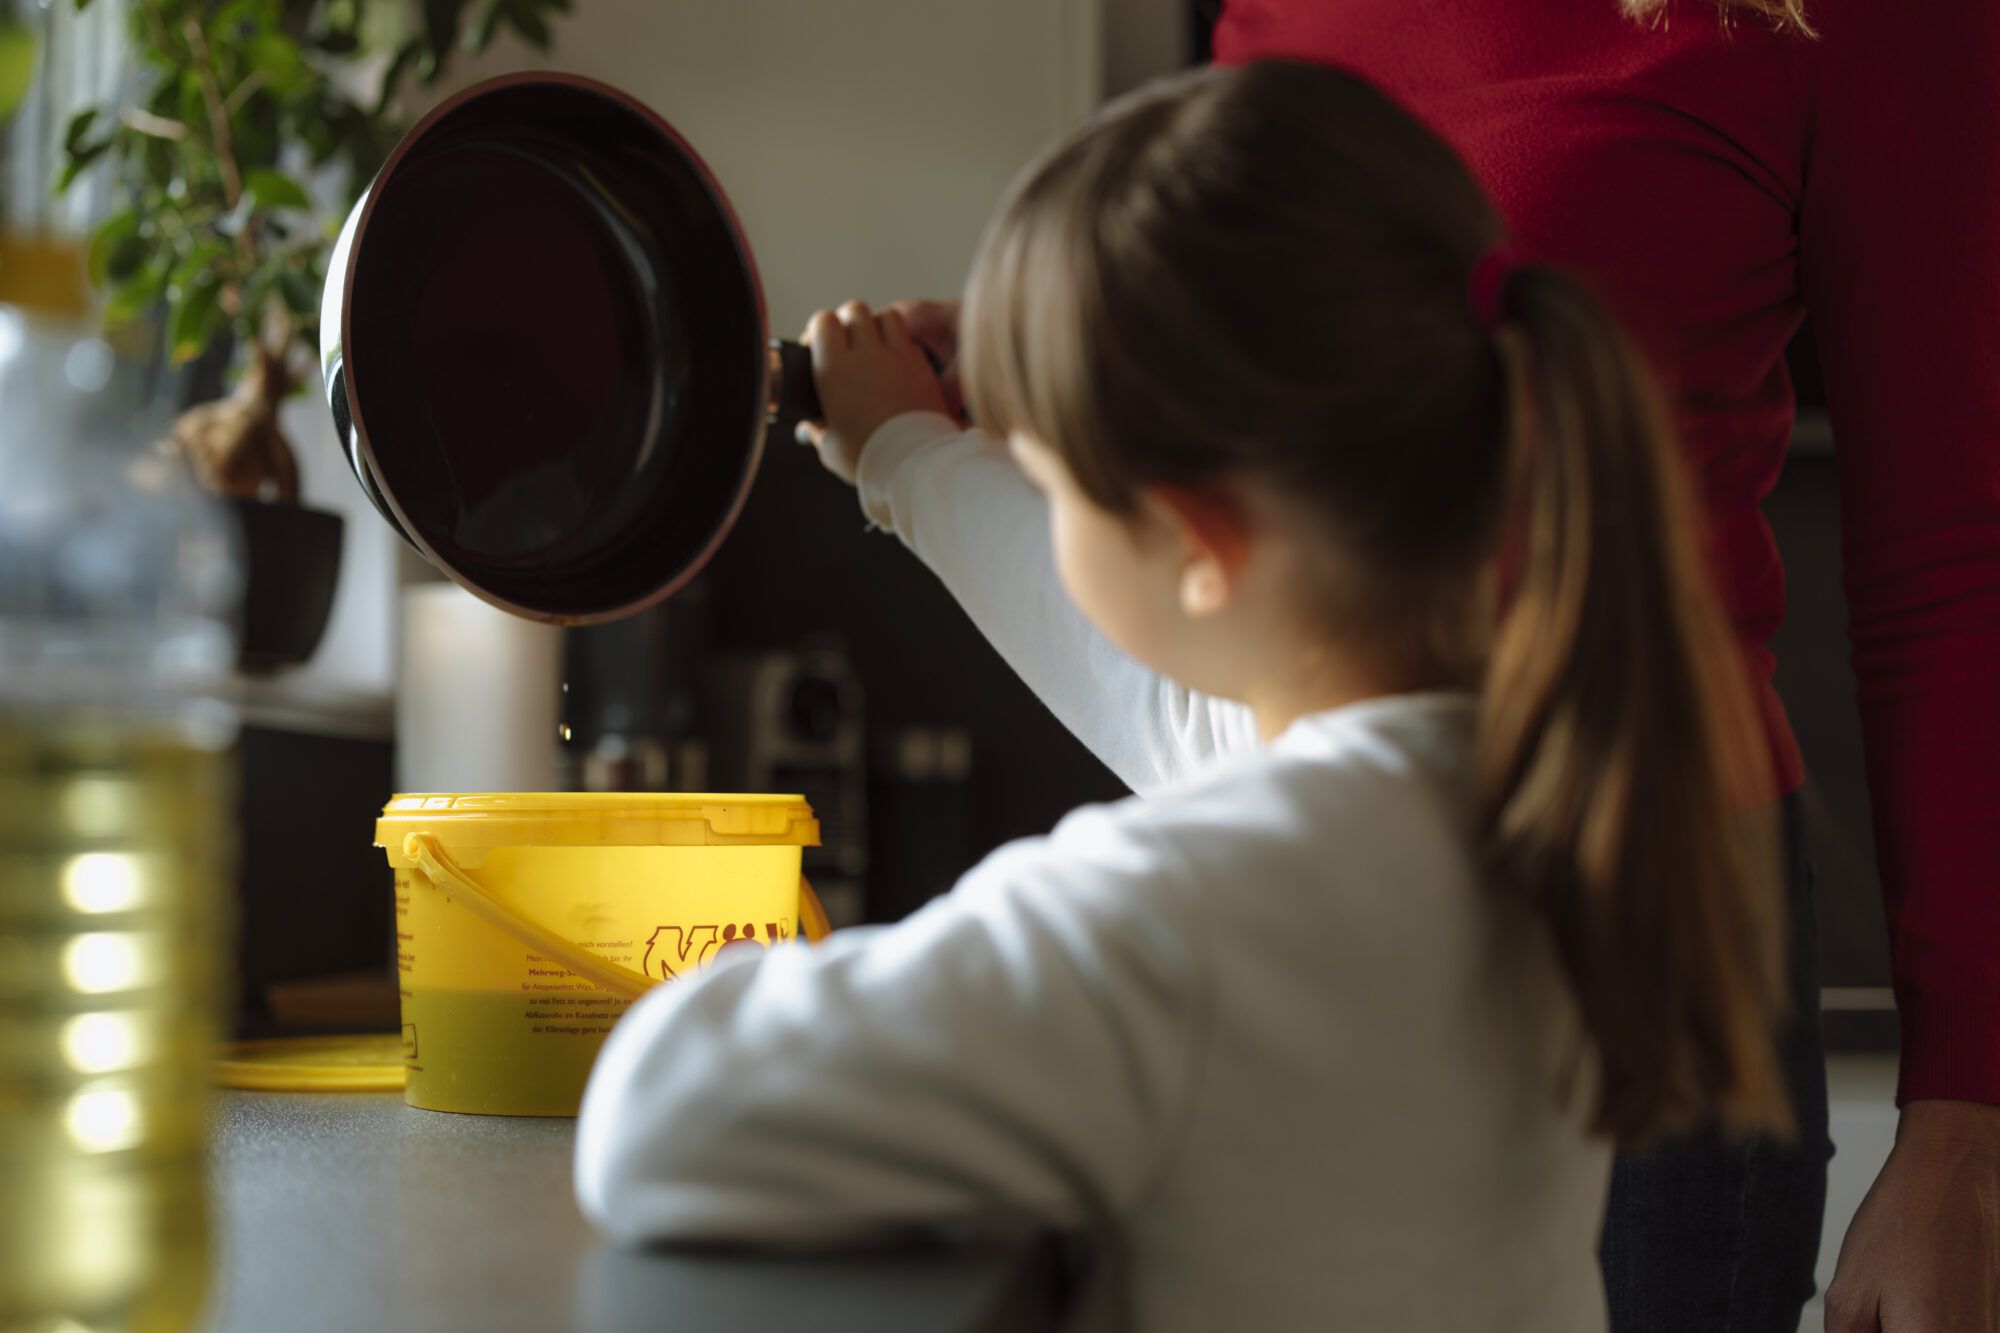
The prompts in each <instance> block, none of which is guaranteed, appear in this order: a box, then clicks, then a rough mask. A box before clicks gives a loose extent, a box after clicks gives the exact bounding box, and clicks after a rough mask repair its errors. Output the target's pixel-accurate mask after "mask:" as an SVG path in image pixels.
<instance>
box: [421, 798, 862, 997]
mask: <svg viewBox="0 0 2000 1333" xmlns="http://www.w3.org/2000/svg"><path fill="white" fill-rule="evenodd" d="M403 855H404V856H406V857H408V858H409V859H410V860H411V861H412V862H414V863H415V864H416V867H417V869H419V870H421V871H423V872H424V877H425V878H426V879H428V880H430V882H431V886H432V887H433V888H436V889H439V890H444V889H450V890H451V891H453V892H454V893H456V894H458V896H459V897H460V899H461V900H462V901H463V902H464V904H465V905H466V906H467V907H469V908H471V909H472V911H473V912H474V914H476V915H477V916H478V917H479V918H480V919H481V920H483V921H485V922H486V923H487V924H488V925H490V926H494V927H496V928H498V929H500V930H502V931H505V932H506V933H507V934H509V935H512V936H513V937H514V938H515V939H517V940H519V941H520V942H521V943H523V944H525V945H527V946H528V947H529V948H530V949H533V950H534V951H535V952H536V953H538V954H540V955H542V956H543V957H545V958H551V959H553V960H555V961H556V962H558V963H561V964H562V965H563V966H564V967H566V968H568V969H569V970H570V971H572V972H574V973H576V974H577V975H578V976H580V977H582V978H583V979H584V980H586V981H589V982H591V983H593V984H594V985H596V986H598V987H600V988H601V989H604V990H607V991H610V992H611V993H612V994H613V995H617V996H621V997H623V998H625V999H627V1000H636V999H638V998H639V997H640V996H641V995H644V994H645V993H646V992H647V991H649V990H651V989H652V988H653V987H655V986H657V985H659V984H660V981H661V978H659V977H649V976H647V975H646V974H645V973H644V972H635V971H633V970H632V969H631V968H629V967H625V966H623V965H621V964H618V963H614V962H612V961H611V960H610V959H608V958H603V957H600V956H598V955H597V954H594V953H592V952H591V951H590V950H588V949H584V948H580V947H578V946H577V945H575V944H573V943H571V942H570V941H569V940H566V939H564V938H563V937H562V936H560V935H558V934H556V933H555V932H554V931H552V930H550V929H549V928H548V927H546V926H543V925H540V924H539V923H537V922H534V921H530V920H529V919H528V918H527V917H524V916H522V915H521V914H520V913H518V912H516V911H514V909H512V908H511V907H508V906H507V905H506V904H505V903H503V902H501V901H500V900H499V899H498V898H495V897H494V896H493V895H492V894H490V893H488V892H487V891H486V890H485V889H484V888H483V887H481V886H480V884H479V881H477V880H475V879H473V878H472V876H470V875H468V874H466V873H465V871H464V870H462V869H460V868H459V866H458V863H457V862H455V861H453V860H452V859H451V856H450V854H449V853H447V852H446V851H445V849H444V848H443V846H442V845H440V844H439V842H438V840H437V838H436V837H434V836H433V835H431V834H429V833H412V834H410V835H408V836H407V837H405V838H404V839H403ZM799 932H800V933H801V934H803V935H804V936H805V937H806V939H807V940H823V939H825V938H826V937H827V934H828V933H829V926H828V923H827V919H826V909H825V908H824V907H822V906H820V901H819V895H818V894H816V893H814V892H813V888H812V885H811V884H809V883H807V882H806V879H805V877H804V876H803V875H801V876H800V877H799Z"/></svg>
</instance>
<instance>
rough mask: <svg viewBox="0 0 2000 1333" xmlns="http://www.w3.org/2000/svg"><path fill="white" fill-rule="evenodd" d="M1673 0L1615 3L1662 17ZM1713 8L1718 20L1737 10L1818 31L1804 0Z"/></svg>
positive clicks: (1638, 15) (1742, 1) (1725, 3)
mask: <svg viewBox="0 0 2000 1333" xmlns="http://www.w3.org/2000/svg"><path fill="white" fill-rule="evenodd" d="M1671 3H1673V0H1618V7H1619V8H1620V9H1623V10H1624V11H1625V15H1626V17H1627V18H1635V19H1659V18H1664V17H1665V16H1666V12H1667V6H1668V5H1669V4H1671ZM1715 8H1716V12H1717V13H1718V14H1720V15H1721V16H1722V21H1723V22H1724V23H1728V22H1729V21H1730V20H1732V19H1734V18H1735V17H1736V15H1737V14H1738V13H1749V14H1755V15H1757V16H1758V17H1760V18H1762V19H1764V20H1766V21H1767V22H1769V23H1770V24H1771V25H1772V26H1773V27H1775V28H1778V29H1780V30H1786V29H1789V30H1790V31H1792V32H1796V33H1800V34H1802V35H1804V36H1807V37H1816V36H1818V35H1819V34H1818V33H1816V32H1814V31H1813V26H1812V22H1811V20H1809V19H1808V18H1807V17H1806V5H1805V0H1715Z"/></svg>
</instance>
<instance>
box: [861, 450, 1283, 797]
mask: <svg viewBox="0 0 2000 1333" xmlns="http://www.w3.org/2000/svg"><path fill="white" fill-rule="evenodd" d="M857 486H858V488H859V490H860V493H861V507H862V509H863V511H864V512H865V513H866V514H867V515H868V517H869V518H870V519H871V520H872V521H874V522H875V523H877V524H879V525H881V526H882V527H883V528H886V529H888V530H889V531H890V532H893V533H895V534H896V536H897V537H899V538H900V539H901V540H902V542H903V544H904V545H905V546H907V547H909V548H910V550H911V551H913V552H914V553H915V554H916V555H917V557H918V558H919V559H921V560H922V561H923V562H924V563H925V564H926V565H928V566H930V568H931V570H932V572H933V573H935V574H936V575H937V576H938V577H939V578H940V579H942V580H943V581H944V585H945V587H946V588H948V589H949V590H950V591H951V594H952V596H953V597H955V598H957V599H958V602H959V604H960V605H961V606H963V607H964V608H965V611H966V614H967V615H969V616H971V617H972V622H973V623H974V624H975V625H977V626H978V627H979V631H980V633H982V634H984V635H985V636H986V637H987V639H988V640H990V641H991V642H992V644H993V646H994V647H995V648H997V649H999V650H1000V655H1001V656H1002V657H1004V658H1006V659H1007V664H1008V665H1009V666H1011V667H1013V668H1014V670H1015V671H1016V672H1017V673H1018V674H1019V675H1020V677H1021V679H1022V680H1024V681H1026V682H1027V683H1028V687H1029V688H1030V689H1032V690H1033V691H1034V692H1035V694H1036V695H1037V696H1039V697H1040V699H1041V700H1042V702H1043V703H1045V704H1047V705H1048V708H1049V711H1050V712H1052V713H1054V714H1055V715H1056V717H1057V718H1058V719H1059V720H1060V721H1061V722H1062V724H1063V725H1064V726H1066V727H1068V728H1069V729H1070V731H1072V732H1073V733H1075V735H1076V736H1077V738H1078V739H1079V740H1081V741H1082V742H1083V743H1084V744H1085V745H1086V746H1088V747H1089V748H1090V751H1091V753H1093V754H1095V755H1096V756H1097V757H1098V758H1099V759H1100V760H1102V761H1103V763H1104V765H1105V766H1106V767H1107V768H1109V769H1110V770H1111V771H1112V772H1114V773H1116V774H1117V775H1118V776H1119V777H1120V778H1122V779H1124V780H1125V782H1126V783H1128V784H1129V785H1130V786H1131V788H1132V789H1133V790H1134V791H1136V792H1139V793H1140V794H1141V795H1144V794H1146V793H1148V792H1151V791H1153V790H1156V789H1157V788H1159V787H1162V786H1165V785H1167V784H1168V783H1171V782H1173V781H1175V780H1177V779H1179V778H1181V777H1183V776H1185V775H1187V774H1188V773H1191V772H1193V771H1195V770H1196V769H1198V768H1200V767H1202V766H1204V765H1205V764H1207V763H1208V762H1209V761H1211V760H1213V759H1215V758H1216V757H1218V756H1220V755H1224V754H1228V753H1230V752H1232V751H1237V750H1242V749H1248V748H1251V747H1253V746H1255V745H1256V743H1257V727H1256V723H1255V721H1254V720H1253V719H1252V717H1251V715H1250V711H1249V709H1247V708H1245V707H1243V706H1242V705H1241V704H1236V703H1231V702H1228V701H1226V700H1220V699H1214V698H1211V697H1209V696H1207V695H1204V694H1197V693H1195V692H1193V691H1191V690H1189V689H1188V688H1187V687H1185V686H1183V685H1179V684H1176V683H1175V682H1174V681H1171V680H1169V679H1167V678H1166V677H1165V676H1161V675H1158V674H1156V673H1154V672H1152V671H1149V670H1147V669H1146V668H1145V667H1143V666H1141V665H1139V664H1138V663H1137V662H1134V661H1133V660H1132V659H1131V658H1129V657H1127V656H1126V655H1125V654H1124V653H1122V652H1120V651H1119V650H1118V649H1117V648H1116V647H1115V646H1114V645H1113V644H1112V643H1111V642H1110V641H1109V640H1108V639H1106V638H1105V637H1104V636H1103V635H1102V634H1100V633H1099V632H1098V631H1097V628H1096V627H1095V626H1094V625H1092V624H1091V623H1090V621H1089V620H1088V619H1086V618H1085V617H1084V615H1083V613H1082V612H1080V611H1078V610H1077V609H1076V606H1075V604H1074V603H1072V602H1071V601H1070V599H1069V596H1068V594H1066V593H1065V592H1064V591H1063V587H1062V583H1061V580H1060V579H1059V578H1058V577H1057V575H1056V569H1055V558H1054V556H1053V554H1052V552H1051V550H1050V546H1049V521H1048V506H1047V504H1046V502H1045V501H1044V500H1043V499H1042V496H1041V493H1040V492H1039V491H1037V490H1035V488H1034V487H1033V486H1032V485H1030V484H1029V483H1028V480H1027V479H1026V478H1025V477H1023V476H1022V475H1021V471H1020V469H1019V468H1017V467H1016V466H1015V465H1014V461H1013V459H1012V458H1010V457H1009V456H1008V454H1007V452H1006V450H1005V449H1003V448H1002V447H1000V446H999V445H998V444H997V443H995V442H993V441H992V440H991V439H989V438H988V437H987V436H985V435H983V434H981V433H980V432H978V431H977V430H970V431H968V430H961V429H960V428H959V427H958V426H957V425H956V423H954V422H952V421H951V420H950V419H949V418H946V417H943V416H939V415H936V414H932V413H916V412H913V413H906V414H904V415H902V416H899V417H896V418H895V419H893V420H891V421H890V422H888V423H887V424H886V425H884V426H883V427H882V428H881V429H880V430H878V431H876V432H875V435H874V437H873V438H872V439H870V440H869V442H868V447H867V448H866V449H865V450H864V451H863V452H862V454H861V466H860V472H859V474H858V477H857Z"/></svg>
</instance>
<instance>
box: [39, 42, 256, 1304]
mask: <svg viewBox="0 0 2000 1333" xmlns="http://www.w3.org/2000/svg"><path fill="white" fill-rule="evenodd" d="M6 18H7V11H6V10H5V8H4V7H0V27H4V25H5V23H6ZM4 40H5V39H4V38H0V43H4ZM83 286H84V285H83V275H82V267H81V261H80V259H79V258H78V255H77V251H76V249H75V247H74V246H67V245H64V244H61V243H58V242H52V241H48V240H44V239H37V238H35V237H33V236H30V235H27V234H24V233H23V232H21V231H19V230H12V231H0V1330H5V1331H6V1333H14V1331H15V1330H36V1331H37V1333H43V1331H46V1333H57V1331H58V1330H60V1331H61V1333H86V1331H89V1333H97V1331H99V1330H102V1331H104V1333H111V1331H113V1330H118V1331H126V1330H130V1331H135V1333H136V1331H140V1330H178V1329H185V1328H189V1327H191V1326H193V1325H194V1323H195V1322H196V1320H197V1319H198V1318H199V1317H200V1314H201V1311H202V1307H203V1304H204V1302H205V1299H206V1297H207V1287H208V1282H209V1270H210V1256H209V1226H208V1208H207V1197H206V1196H207V1191H206V1183H205V1174H206V1162H205V1148H206V1140H207V1123H208V1112H209V1095H208V1090H207V1088H208V1062H209V1059H210V1052H211V1048H212V1043H213V1042H214V1041H215V1039H216V1037H217V1035H218V1027H219V1022H220V1017H221V1012H222V1004H223V1002H224V999H225V996H226V990H225V987H224V984H223V982H224V978H223V977H222V975H221V971H222V969H223V968H224V967H225V966H226V960H227V959H228V957H229V954H228V952H227V948H226V945H227V931H226V920H227V907H228V900H227V894H226V886H227V885H228V883H229V880H228V876H227V871H228V866H227V865H226V858H227V855H228V851H227V849H228V847H229V846H230V842H229V841H228V840H227V839H226V838H225V836H224V834H225V832H226V826H225V821H227V820H228V819H229V817H230V812H231V811H232V810H233V808H234V801H233V799H232V793H231V790H230V784H231V763H230V747H231V744H232V742H233V736H234V728H235V723H234V717H233V714H232V712H231V710H230V708H229V707H228V705H227V704H226V703H224V702H223V698H224V695H223V687H224V684H225V682H226V679H227V673H228V671H229V668H230V665H231V663H232V662H233V660H234V631H233V627H232V616H233V608H234V603H235V598H236V595H237V588H238V576H237V566H236V559H235V556H234V553H233V550H232V546H231V540H232V539H231V536H230V529H229V527H228V525H227V522H226V520H225V518H224V517H223V516H222V515H221V514H220V513H219V512H218V511H217V510H216V508H215V507H214V506H213V505H212V503H211V502H210V501H209V500H208V499H207V498H206V497H205V496H203V495H201V494H199V493H198V492H196V490H195V489H194V487H193V486H192V483H190V482H188V481H186V480H185V479H184V478H182V477H180V476H178V475H177V474H176V472H175V471H174V470H173V469H168V468H163V467H159V466H154V467H152V468H150V469H149V468H147V467H146V466H145V465H144V460H145V459H146V457H147V450H146V449H145V447H144V442H145V441H146V440H148V439H150V438H152V436H151V434H150V432H148V431H147V429H146V426H147V424H148V422H147V420H146V419H145V416H144V415H143V414H142V413H141V412H139V411H138V410H136V405H137V404H138V403H139V402H141V401H142V397H141V395H140V394H138V393H137V392H136V391H135V390H134V389H133V386H132V385H131V384H130V382H129V380H130V378H131V376H130V375H129V374H128V372H127V370H126V369H125V368H122V367H121V365H120V363H119V362H118V360H117V358H115V357H114V356H113V354H112V353H111V351H110V349H109V348H107V347H106V346H105V344H104V343H102V342H101V341H98V340H97V339H95V338H93V337H90V336H89V335H88V334H87V333H85V332H84V331H83V329H84V313H85V312H84V307H83V300H82V294H83Z"/></svg>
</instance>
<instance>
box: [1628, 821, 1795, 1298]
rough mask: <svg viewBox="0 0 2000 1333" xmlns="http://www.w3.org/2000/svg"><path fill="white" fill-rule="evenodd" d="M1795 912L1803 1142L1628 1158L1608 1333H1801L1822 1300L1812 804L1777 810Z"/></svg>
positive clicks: (1708, 1138) (1693, 1144)
mask: <svg viewBox="0 0 2000 1333" xmlns="http://www.w3.org/2000/svg"><path fill="white" fill-rule="evenodd" d="M1780 813H1781V817H1782V819H1783V824H1784V838H1785V878H1786V882H1787V885H1788V889H1789V891H1788V894H1787V897H1788V898H1789V900H1790V907H1791V950H1792V952H1791V975H1792V1012H1793V1020H1792V1022H1791V1024H1790V1026H1789V1029H1788V1030H1787V1031H1786V1033H1785V1034H1784V1039H1783V1042H1782V1045H1781V1047H1780V1057H1781V1058H1782V1059H1783V1061H1784V1064H1785V1073H1786V1077H1787V1079H1788V1080H1789V1082H1790V1083H1791V1088H1792V1104H1793V1108H1794V1109H1795V1110H1796V1112H1797V1113H1798V1120H1799V1142H1798V1143H1797V1144H1796V1145H1795V1146H1791V1147H1778V1146H1776V1145H1773V1144H1770V1143H1766V1142H1749V1143H1738V1144H1731V1143H1725V1142H1723V1141H1722V1140H1721V1139H1720V1138H1719V1137H1717V1136H1716V1135H1713V1134H1703V1135H1697V1136H1695V1137H1693V1138H1689V1139H1684V1140H1679V1141H1676V1142H1673V1143H1669V1144H1667V1145H1666V1146H1664V1147H1662V1148H1659V1149H1656V1150H1654V1151H1651V1152H1647V1153H1644V1154H1642V1155H1638V1156H1629V1157H1621V1158H1619V1159H1618V1163H1617V1165H1616V1167H1615V1168H1614V1169H1613V1171H1612V1176H1611V1206H1610V1211H1609V1213H1608V1214H1607V1216H1606V1218H1605V1222H1604V1236H1603V1240H1602V1243H1601V1245H1600V1247H1599V1258H1600V1260H1601V1262H1602V1264H1603V1268H1604V1285H1605V1292H1606V1294H1607V1295H1608V1296H1609V1298H1610V1302H1611V1328H1612V1333H1792V1330H1793V1329H1795V1328H1797V1327H1798V1322H1799V1309H1800V1307H1801V1306H1803V1305H1804V1304H1805V1303H1806V1302H1807V1301H1808V1300H1810V1299H1812V1294H1813V1264H1814V1262H1815V1260H1816V1259H1817V1258H1818V1255H1819V1233H1820V1222H1821V1217H1822V1214H1823V1213H1824V1212H1825V1209H1826V1164H1827V1159H1828V1158H1830V1157H1831V1156H1832V1155H1833V1145H1832V1143H1831V1142H1830V1141H1829V1140H1828V1138H1827V1132H1826V1055H1825V1048H1824V1047H1823V1046H1822V1045H1821V1043H1820V1032H1819V946H1818V941H1817V939H1816V937H1815V934H1814V920H1813V903H1812V868H1811V866H1810V865H1809V864H1808V863H1807V861H1806V851H1805V835H1804V828H1803V818H1802V805H1801V802H1800V800H1799V798H1798V796H1796V795H1792V796H1788V797H1786V798H1785V799H1784V801H1783V802H1782V803H1781V805H1780Z"/></svg>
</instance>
